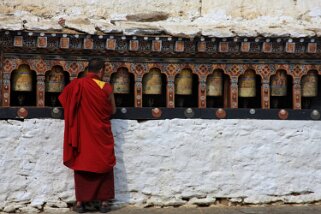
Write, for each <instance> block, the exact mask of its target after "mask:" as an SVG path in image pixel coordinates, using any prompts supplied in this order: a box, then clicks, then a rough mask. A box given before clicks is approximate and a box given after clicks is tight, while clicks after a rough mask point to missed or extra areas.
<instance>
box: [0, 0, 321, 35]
mask: <svg viewBox="0 0 321 214" xmlns="http://www.w3.org/2000/svg"><path fill="white" fill-rule="evenodd" d="M320 11H321V1H319V0H282V1H279V0H260V1H257V0H239V1H235V0H226V1H219V0H176V1H171V0H158V1H153V0H135V1H134V0H117V1H116V0H113V1H104V0H70V1H63V0H47V1H42V0H33V1H25V0H2V1H1V3H0V29H8V30H43V31H47V32H55V31H59V32H66V33H79V32H85V33H89V34H99V33H109V32H122V33H124V34H127V35H132V34H139V35H140V34H170V35H175V36H188V37H193V36H197V35H205V36H211V37H230V36H237V35H238V36H285V37H286V36H292V37H305V36H319V35H320V32H321V27H320V26H321V19H320V16H321V12H320ZM59 20H61V22H59V23H60V24H58V21H59Z"/></svg>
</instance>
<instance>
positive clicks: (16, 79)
mask: <svg viewBox="0 0 321 214" xmlns="http://www.w3.org/2000/svg"><path fill="white" fill-rule="evenodd" d="M12 90H13V91H32V73H31V70H30V68H29V66H28V65H20V66H19V68H18V70H17V71H15V72H14V76H13V82H12Z"/></svg>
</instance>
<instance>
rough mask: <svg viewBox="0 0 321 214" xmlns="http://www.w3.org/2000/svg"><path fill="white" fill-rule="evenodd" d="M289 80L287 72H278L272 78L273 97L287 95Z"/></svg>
mask: <svg viewBox="0 0 321 214" xmlns="http://www.w3.org/2000/svg"><path fill="white" fill-rule="evenodd" d="M287 86H288V79H287V75H286V72H285V71H277V72H276V74H275V75H273V76H272V77H271V96H274V97H283V96H286V95H287Z"/></svg>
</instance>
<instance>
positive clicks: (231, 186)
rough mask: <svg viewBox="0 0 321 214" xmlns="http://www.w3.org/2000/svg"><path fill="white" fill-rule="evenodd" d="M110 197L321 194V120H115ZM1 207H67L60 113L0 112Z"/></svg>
mask: <svg viewBox="0 0 321 214" xmlns="http://www.w3.org/2000/svg"><path fill="white" fill-rule="evenodd" d="M112 125H113V132H114V136H115V140H116V156H117V166H116V170H115V177H116V200H115V203H114V204H119V203H120V204H123V203H125V204H128V203H130V204H134V205H138V206H152V205H160V206H167V205H195V204H196V205H208V204H215V203H220V202H221V201H226V202H228V203H244V204H257V203H273V202H277V201H281V202H284V203H312V202H316V201H320V200H321V181H320V176H321V166H320V162H321V155H320V151H321V144H320V139H321V132H320V125H321V122H316V121H278V120H274V121H268V120H201V119H194V120H190V119H173V120H159V121H145V122H137V121H135V120H113V121H112ZM0 126H1V129H0V139H1V142H0V143H1V146H0V174H1V176H0V211H5V212H9V211H14V210H18V209H20V211H23V212H38V211H39V209H44V210H45V211H57V209H59V212H63V211H67V210H68V208H67V203H71V202H73V201H74V190H73V175H72V171H71V170H69V169H67V168H66V167H64V166H63V164H62V139H63V121H62V120H54V119H42V120H40V119H29V120H25V121H24V122H20V121H13V120H9V121H0Z"/></svg>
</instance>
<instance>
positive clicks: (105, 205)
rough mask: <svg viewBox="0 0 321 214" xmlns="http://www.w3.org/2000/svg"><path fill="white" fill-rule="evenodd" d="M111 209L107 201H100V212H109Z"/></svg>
mask: <svg viewBox="0 0 321 214" xmlns="http://www.w3.org/2000/svg"><path fill="white" fill-rule="evenodd" d="M110 210H111V209H110V206H109V205H108V203H107V202H105V201H104V202H101V203H100V206H99V212H101V213H107V212H109V211H110Z"/></svg>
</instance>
